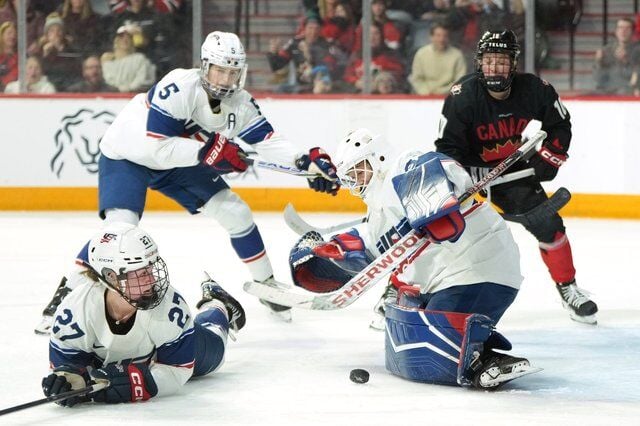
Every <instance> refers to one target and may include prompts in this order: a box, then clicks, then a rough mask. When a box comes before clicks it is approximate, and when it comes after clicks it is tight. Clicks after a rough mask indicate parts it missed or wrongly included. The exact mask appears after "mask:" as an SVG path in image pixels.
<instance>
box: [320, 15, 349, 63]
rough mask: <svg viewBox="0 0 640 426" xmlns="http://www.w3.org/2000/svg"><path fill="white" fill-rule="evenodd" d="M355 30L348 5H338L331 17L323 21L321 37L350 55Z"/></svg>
mask: <svg viewBox="0 0 640 426" xmlns="http://www.w3.org/2000/svg"><path fill="white" fill-rule="evenodd" d="M355 28H356V27H355V25H354V21H353V10H352V9H351V6H350V5H349V4H348V3H338V4H336V8H335V13H334V15H333V17H331V18H328V19H325V20H324V24H323V25H322V31H321V35H322V37H324V38H325V40H327V41H328V42H329V43H333V44H335V45H336V46H337V47H339V48H340V49H341V50H342V51H344V52H347V53H350V52H351V51H352V50H353V45H354V44H355V37H356V29H355Z"/></svg>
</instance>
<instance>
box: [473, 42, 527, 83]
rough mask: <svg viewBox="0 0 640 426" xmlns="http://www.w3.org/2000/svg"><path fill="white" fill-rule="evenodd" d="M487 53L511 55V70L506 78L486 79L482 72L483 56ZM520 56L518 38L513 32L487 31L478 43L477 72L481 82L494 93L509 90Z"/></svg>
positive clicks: (494, 77)
mask: <svg viewBox="0 0 640 426" xmlns="http://www.w3.org/2000/svg"><path fill="white" fill-rule="evenodd" d="M485 53H506V54H507V55H509V57H510V58H511V70H510V71H509V75H508V76H507V77H506V78H505V77H500V76H491V77H486V76H485V75H484V73H483V72H482V55H483V54H485ZM519 56H520V45H519V44H518V37H516V34H515V33H514V32H513V31H511V30H499V31H486V32H485V33H484V34H483V35H482V37H481V38H480V41H478V50H477V52H476V72H477V73H478V77H479V78H480V82H481V83H482V84H483V85H484V86H485V87H486V88H487V89H489V90H491V91H493V92H504V91H506V90H508V89H509V87H511V82H512V81H513V76H514V75H515V72H516V66H517V65H518V57H519Z"/></svg>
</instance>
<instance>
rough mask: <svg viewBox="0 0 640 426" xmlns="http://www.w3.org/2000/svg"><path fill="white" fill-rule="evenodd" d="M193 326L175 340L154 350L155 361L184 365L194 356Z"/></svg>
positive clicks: (191, 360)
mask: <svg viewBox="0 0 640 426" xmlns="http://www.w3.org/2000/svg"><path fill="white" fill-rule="evenodd" d="M193 331H194V329H193V327H192V328H190V329H189V330H187V331H185V332H184V333H182V334H181V335H180V336H179V337H178V338H177V339H176V340H174V341H172V342H168V343H165V344H163V345H161V346H160V347H158V349H157V351H156V361H157V362H159V363H161V364H166V365H184V364H189V363H191V362H193V360H194V358H195V335H194V333H193Z"/></svg>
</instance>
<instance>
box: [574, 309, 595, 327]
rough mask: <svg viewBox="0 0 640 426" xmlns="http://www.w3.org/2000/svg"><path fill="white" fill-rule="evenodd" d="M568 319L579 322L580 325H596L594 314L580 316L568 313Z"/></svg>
mask: <svg viewBox="0 0 640 426" xmlns="http://www.w3.org/2000/svg"><path fill="white" fill-rule="evenodd" d="M569 317H571V319H572V320H574V321H575V322H579V323H582V324H589V325H598V319H597V318H596V315H595V314H593V315H585V316H580V315H578V314H576V313H575V312H573V311H571V312H569Z"/></svg>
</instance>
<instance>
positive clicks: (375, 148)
mask: <svg viewBox="0 0 640 426" xmlns="http://www.w3.org/2000/svg"><path fill="white" fill-rule="evenodd" d="M384 153H385V147H384V146H383V143H382V139H381V138H380V136H378V135H374V134H373V133H372V132H371V131H370V130H368V129H365V128H360V129H357V130H354V131H352V132H351V133H349V134H348V135H347V137H346V138H344V139H343V140H341V141H340V142H339V144H338V149H337V152H336V156H335V161H336V173H337V175H338V177H339V178H340V183H341V184H342V185H343V186H344V187H347V188H349V191H351V193H352V194H353V195H356V196H358V197H360V198H365V197H366V196H367V194H368V193H370V191H369V189H370V188H371V186H373V185H374V184H375V183H376V181H377V180H381V179H382V178H384V172H385V171H386V170H385V169H386V165H387V163H388V160H387V157H386V155H385V154H384Z"/></svg>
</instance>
